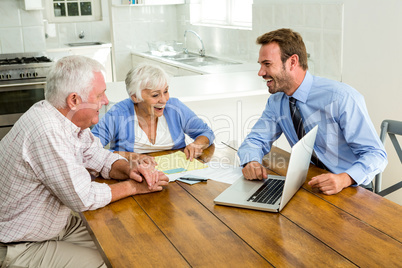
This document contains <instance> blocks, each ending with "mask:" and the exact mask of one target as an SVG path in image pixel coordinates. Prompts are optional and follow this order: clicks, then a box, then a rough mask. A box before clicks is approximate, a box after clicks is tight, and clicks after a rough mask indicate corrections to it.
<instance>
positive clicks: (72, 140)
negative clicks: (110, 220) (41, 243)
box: [26, 130, 119, 211]
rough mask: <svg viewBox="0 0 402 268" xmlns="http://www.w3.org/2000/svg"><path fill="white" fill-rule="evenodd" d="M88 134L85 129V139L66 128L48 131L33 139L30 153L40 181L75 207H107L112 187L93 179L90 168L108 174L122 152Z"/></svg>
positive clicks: (65, 202)
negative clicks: (69, 132)
mask: <svg viewBox="0 0 402 268" xmlns="http://www.w3.org/2000/svg"><path fill="white" fill-rule="evenodd" d="M87 131H88V132H89V130H87ZM84 132H85V131H84ZM88 134H89V133H82V135H86V136H85V139H79V138H78V137H77V136H73V135H63V132H62V131H55V130H53V131H48V132H47V133H46V135H43V136H42V137H41V139H40V140H38V141H35V142H33V143H32V145H31V148H29V152H28V154H27V156H26V162H27V163H28V164H29V165H30V166H31V168H32V169H33V170H34V172H35V174H36V176H37V178H38V180H39V181H40V183H42V184H44V185H45V186H46V187H47V188H48V190H49V191H50V192H52V193H53V194H54V195H55V196H57V198H58V199H59V200H60V201H61V202H62V203H63V204H64V205H66V206H68V207H69V208H70V209H72V210H74V211H85V210H94V209H97V208H100V207H103V206H105V205H107V204H108V203H110V201H111V198H112V194H111V189H110V187H109V186H108V185H107V184H103V183H97V182H95V181H92V179H91V175H90V173H89V171H90V170H93V171H96V172H101V173H102V174H103V175H105V177H108V176H109V174H108V172H109V171H110V167H111V164H112V163H113V162H114V161H116V160H117V159H118V158H119V156H118V155H115V156H114V155H113V153H111V152H108V151H107V150H104V149H103V148H102V147H101V145H100V144H99V140H98V139H95V137H93V135H92V134H91V135H88ZM91 137H92V139H91Z"/></svg>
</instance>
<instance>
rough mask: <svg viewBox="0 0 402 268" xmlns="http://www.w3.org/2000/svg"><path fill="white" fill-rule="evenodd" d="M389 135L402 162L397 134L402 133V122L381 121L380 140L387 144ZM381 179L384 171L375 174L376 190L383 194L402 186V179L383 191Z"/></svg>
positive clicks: (401, 151) (401, 152)
mask: <svg viewBox="0 0 402 268" xmlns="http://www.w3.org/2000/svg"><path fill="white" fill-rule="evenodd" d="M387 134H388V136H389V138H390V139H391V142H392V145H393V146H394V148H395V150H396V153H397V154H398V157H399V160H400V162H401V163H402V149H401V146H400V144H399V142H398V140H397V138H396V136H395V135H402V122H401V121H395V120H384V121H382V123H381V133H380V140H381V142H382V143H383V144H384V145H385V138H386V136H387ZM381 181H382V173H379V174H377V175H376V176H375V184H374V192H375V193H377V194H380V195H381V196H384V195H387V194H389V193H392V192H394V191H396V190H398V189H399V188H401V187H402V181H401V182H399V183H397V184H395V185H393V186H391V187H389V188H387V189H386V190H383V191H381Z"/></svg>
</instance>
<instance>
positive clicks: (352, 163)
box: [238, 29, 387, 195]
mask: <svg viewBox="0 0 402 268" xmlns="http://www.w3.org/2000/svg"><path fill="white" fill-rule="evenodd" d="M257 44H259V45H261V48H260V53H259V59H258V62H259V64H260V66H261V68H260V71H259V72H258V75H259V76H261V77H262V78H263V79H265V80H266V83H267V87H268V88H269V92H270V93H271V94H272V95H271V96H270V97H269V99H268V102H267V105H266V107H265V110H264V112H263V114H262V116H261V118H260V119H259V120H258V122H257V123H256V124H255V126H254V127H253V129H252V131H251V133H250V134H249V135H248V136H247V137H246V139H245V140H244V142H243V144H242V145H241V147H240V148H239V151H238V154H239V157H240V161H241V164H242V165H243V167H244V168H243V174H244V177H245V178H246V179H250V180H253V179H263V178H266V177H267V172H266V170H265V168H264V167H263V166H262V165H261V161H262V157H263V156H264V155H265V154H267V153H268V152H269V151H270V149H271V145H272V143H273V142H274V141H275V140H276V139H278V138H279V136H280V135H281V134H282V133H283V134H285V136H286V138H287V140H288V142H289V143H290V145H291V146H293V145H294V144H295V143H296V142H297V141H298V140H299V139H300V138H301V137H303V135H304V133H306V132H308V131H309V130H311V129H312V128H313V127H314V126H315V125H318V133H317V139H316V143H315V146H314V153H313V157H312V162H313V164H315V165H317V166H319V167H321V168H324V169H326V170H327V171H328V172H326V173H324V174H321V175H319V176H316V177H314V178H312V180H311V181H310V182H309V185H310V186H312V187H313V188H317V189H319V190H321V191H322V192H323V193H324V194H328V195H331V194H336V193H338V192H340V191H341V190H342V189H344V188H345V187H348V186H350V185H354V186H355V185H361V186H363V187H365V188H368V189H372V186H371V181H372V179H373V178H374V176H375V175H376V174H377V173H379V172H382V171H383V170H384V168H385V166H386V165H387V155H386V152H385V150H384V146H383V144H382V143H381V141H380V139H379V137H378V135H377V132H376V131H375V129H374V126H373V124H372V122H371V120H370V117H369V115H368V112H367V108H366V105H365V102H364V98H363V96H362V95H361V94H359V93H358V92H357V91H356V90H355V89H353V88H352V87H350V86H348V85H346V84H343V83H340V82H337V81H333V80H329V79H325V78H321V77H318V76H313V75H311V74H310V73H309V72H308V71H307V69H308V66H307V52H306V47H305V45H304V42H303V39H302V37H301V36H300V35H299V34H298V33H296V32H294V31H292V30H290V29H279V30H276V31H272V32H269V33H266V34H264V35H262V36H260V37H258V39H257Z"/></svg>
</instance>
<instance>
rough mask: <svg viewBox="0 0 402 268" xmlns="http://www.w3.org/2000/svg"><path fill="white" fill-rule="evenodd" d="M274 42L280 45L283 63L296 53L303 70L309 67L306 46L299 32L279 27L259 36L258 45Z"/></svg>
mask: <svg viewBox="0 0 402 268" xmlns="http://www.w3.org/2000/svg"><path fill="white" fill-rule="evenodd" d="M273 42H275V43H277V44H278V45H279V48H280V50H281V60H282V63H285V62H286V61H287V59H289V58H290V56H292V55H294V54H296V55H297V56H299V64H300V66H301V68H302V69H303V70H307V69H308V65H307V51H306V46H305V45H304V42H303V38H302V37H301V35H300V34H299V33H297V32H294V31H293V30H291V29H278V30H275V31H272V32H268V33H265V34H263V35H261V36H259V37H258V38H257V44H258V45H262V46H263V45H267V44H269V43H273Z"/></svg>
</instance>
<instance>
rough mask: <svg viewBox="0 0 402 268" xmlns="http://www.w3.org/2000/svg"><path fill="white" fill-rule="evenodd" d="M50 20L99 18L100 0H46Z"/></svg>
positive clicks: (93, 19)
mask: <svg viewBox="0 0 402 268" xmlns="http://www.w3.org/2000/svg"><path fill="white" fill-rule="evenodd" d="M47 11H48V12H47V14H48V19H49V21H51V22H80V21H95V20H101V19H102V18H101V9H100V0H47Z"/></svg>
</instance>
